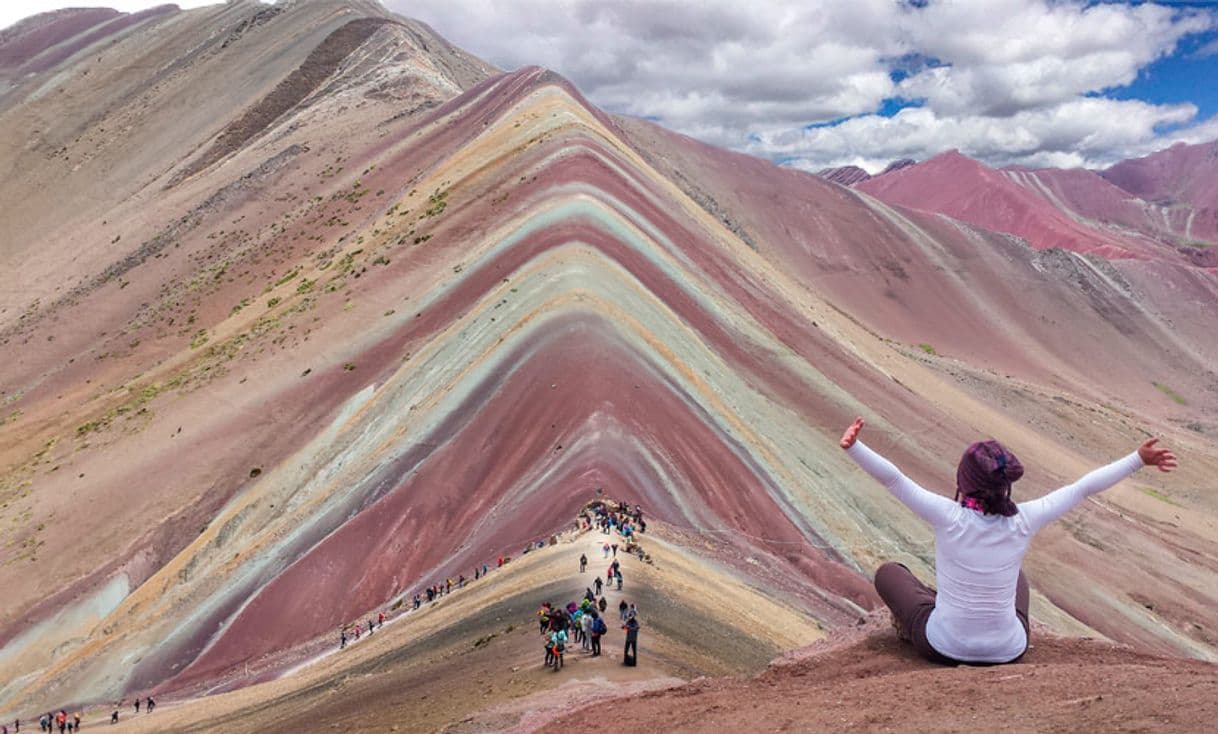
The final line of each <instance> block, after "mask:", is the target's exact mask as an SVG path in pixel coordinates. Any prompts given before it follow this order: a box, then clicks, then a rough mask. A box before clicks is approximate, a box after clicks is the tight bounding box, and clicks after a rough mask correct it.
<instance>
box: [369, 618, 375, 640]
mask: <svg viewBox="0 0 1218 734" xmlns="http://www.w3.org/2000/svg"><path fill="white" fill-rule="evenodd" d="M374 626H375V625H373V624H372V617H369V618H368V636H369V637H371V636H372V628H373V627H374Z"/></svg>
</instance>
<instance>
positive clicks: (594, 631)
mask: <svg viewBox="0 0 1218 734" xmlns="http://www.w3.org/2000/svg"><path fill="white" fill-rule="evenodd" d="M613 563H614V566H617V565H618V562H617V561H616V560H615V561H614V562H613ZM586 565H587V559H586V557H585V556H583V555H581V556H580V570H581V571H582V570H583V567H584V566H586ZM616 570H617V575H616V577H617V580H618V588H619V589H620V588H621V578H622V577H621V570H620V568H619V569H616ZM593 586H594V587H595V590H593V588H592V587H589V588H588V589H586V590H585V591H584V596H583V598H582V599H580V600H579V602H578V603H577V602H573V601H572V602H568V603H567V605H566V606H565V607H561V606H560V607H556V606H554V604H553V603H551V602H548V601H547V602H546V603H544V604H542V605H541V608H540V609H538V610H537V622H538V632H539V633H540V634H541V635H542V637H543V638H544V646H545V653H546V655H545V666H546V667H553V668H554V670H555V671H557V670H558V669H560V668H562V665H563V655H564V653H565V652H566V649H567V643H568V642H570V643H578V644H579V645H580V646H581V649H582V650H583V651H584V652H586V653H590V657H594V658H595V657H599V656H600V654H601V638H602V637H604V636H605V635H606V634H608V632H609V625H608V623H606V621H605V619H606V618H607V617H608V611H609V601H608V600H607V599H606V598H605V596H604V595H603V593H602V591H601V589H602V586H601V579H600V577H599V576H597V577H596V580H595V582H594V584H593ZM638 614H639V612H638V608H637V607H636V606H635V605H634V604H628V603H627V602H626V600H625V599H622V600H621V601H620V602H619V603H618V616H619V618H620V622H621V625H622V629H623V630H624V631H625V632H626V645H625V649H624V650H623V655H622V663H623V664H625V665H634V664H635V663H636V662H637V659H638V639H639V618H638Z"/></svg>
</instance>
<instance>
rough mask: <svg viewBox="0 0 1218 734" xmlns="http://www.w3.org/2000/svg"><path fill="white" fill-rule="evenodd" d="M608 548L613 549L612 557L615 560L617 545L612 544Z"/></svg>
mask: <svg viewBox="0 0 1218 734" xmlns="http://www.w3.org/2000/svg"><path fill="white" fill-rule="evenodd" d="M609 547H610V548H612V549H613V557H614V558H617V543H614V544H613V545H611V546H609Z"/></svg>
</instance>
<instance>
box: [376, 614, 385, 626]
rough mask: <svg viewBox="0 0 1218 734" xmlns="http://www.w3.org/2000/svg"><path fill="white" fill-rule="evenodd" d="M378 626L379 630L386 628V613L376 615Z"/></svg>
mask: <svg viewBox="0 0 1218 734" xmlns="http://www.w3.org/2000/svg"><path fill="white" fill-rule="evenodd" d="M376 626H377V627H378V628H379V627H384V626H385V613H384V612H377V614H376Z"/></svg>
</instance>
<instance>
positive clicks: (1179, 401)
mask: <svg viewBox="0 0 1218 734" xmlns="http://www.w3.org/2000/svg"><path fill="white" fill-rule="evenodd" d="M1151 384H1152V385H1154V386H1155V387H1156V388H1158V390H1159V392H1161V393H1163V394H1164V395H1166V396H1167V397H1169V398H1171V399H1172V401H1173V402H1175V403H1177V404H1179V405H1188V402H1187V401H1185V399H1184V398H1182V397H1180V394H1179V393H1178V392H1176V391H1175V390H1173V389H1171V388H1170V387H1168V386H1167V385H1164V384H1163V383H1161V382H1152V383H1151Z"/></svg>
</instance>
